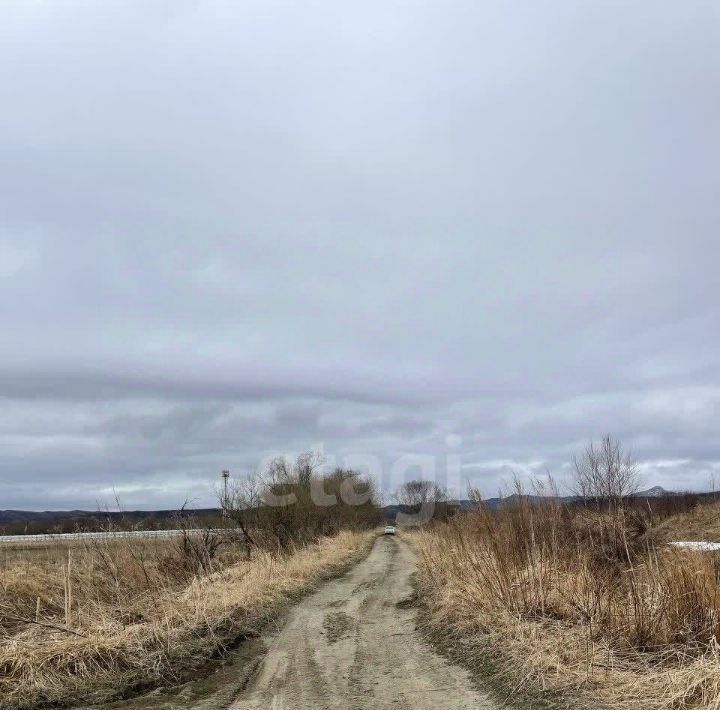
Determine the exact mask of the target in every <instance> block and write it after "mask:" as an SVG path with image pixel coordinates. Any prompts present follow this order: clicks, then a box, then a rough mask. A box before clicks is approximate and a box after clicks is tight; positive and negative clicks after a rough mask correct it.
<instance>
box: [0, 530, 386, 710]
mask: <svg viewBox="0 0 720 710" xmlns="http://www.w3.org/2000/svg"><path fill="white" fill-rule="evenodd" d="M371 540H372V535H371V534H370V533H367V532H340V533H339V534H338V535H336V536H334V537H331V538H321V539H320V540H319V541H318V542H317V543H312V544H309V545H307V546H304V547H302V548H299V549H296V550H294V551H292V552H289V551H288V552H283V553H278V552H269V551H257V550H256V551H254V552H253V555H252V558H251V559H250V560H247V559H244V558H245V556H246V551H245V550H244V548H241V547H239V546H238V547H233V546H232V545H226V546H222V547H221V548H219V551H218V553H217V554H216V555H215V556H213V558H212V561H211V563H210V565H209V569H210V571H206V572H202V571H199V570H198V569H193V565H194V562H193V563H192V564H188V557H189V555H188V554H187V550H182V549H181V547H180V544H179V543H178V542H177V541H168V540H140V541H139V540H132V541H109V542H100V543H98V542H96V543H94V544H90V545H79V546H74V547H72V548H64V549H61V548H48V549H45V550H39V549H34V550H31V551H29V552H28V553H26V554H24V555H18V554H17V553H10V552H8V554H5V553H6V552H7V551H6V550H0V554H3V555H4V557H5V560H4V562H3V564H0V634H2V636H0V707H1V708H30V707H47V706H49V705H51V704H62V703H72V702H74V701H76V700H77V699H78V698H80V697H88V695H89V694H92V695H93V697H94V698H95V699H96V700H97V699H107V698H110V697H117V695H118V694H122V693H124V692H127V691H128V690H129V689H131V688H133V687H134V686H139V685H143V686H147V685H152V684H153V683H159V682H162V683H167V682H172V681H173V680H177V679H178V678H179V677H180V676H182V675H183V674H185V673H186V672H187V671H188V670H189V669H192V668H193V667H197V666H199V665H201V664H202V663H204V662H206V661H207V659H208V658H210V657H211V656H213V655H217V654H218V653H220V652H222V650H223V648H224V647H225V646H226V645H227V644H228V643H231V642H233V641H235V640H237V639H238V638H239V637H243V636H249V635H255V634H257V633H258V631H259V630H260V628H261V627H262V625H263V624H264V623H265V622H266V621H267V620H268V619H270V618H272V617H273V616H274V615H276V614H277V613H278V611H279V609H280V608H282V606H283V604H284V603H286V602H287V601H288V600H289V599H292V598H294V597H296V596H298V595H300V594H301V593H303V592H305V591H307V590H308V589H310V588H312V587H313V586H314V585H315V584H317V582H318V581H319V580H321V579H323V578H325V577H327V576H329V575H331V574H334V573H337V572H339V571H340V570H341V569H343V568H344V567H345V566H347V565H348V564H350V563H351V562H352V561H354V560H356V559H358V558H359V557H360V556H361V555H363V554H365V553H366V552H367V550H368V549H369V544H370V542H371ZM34 621H39V622H40V624H37V623H33V622H34Z"/></svg>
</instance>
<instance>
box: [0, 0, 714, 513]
mask: <svg viewBox="0 0 720 710" xmlns="http://www.w3.org/2000/svg"><path fill="white" fill-rule="evenodd" d="M719 33H720V11H719V10H718V9H717V7H715V6H713V4H711V3H696V4H694V5H692V6H691V7H690V6H681V5H678V4H677V3H673V2H649V1H648V2H639V3H634V4H632V5H628V4H627V3H624V2H607V3H602V4H597V5H595V6H588V7H580V6H578V5H577V3H571V2H568V3H563V2H556V1H553V2H537V3H533V4H532V6H529V5H528V4H527V3H520V2H518V3H514V2H502V3H500V2H496V3H476V2H468V1H467V0H462V1H461V0H451V1H450V2H444V3H438V2H419V3H417V2H413V3H407V2H397V3H387V2H379V1H377V2H376V1H375V0H371V2H366V1H364V2H351V3H342V4H333V3H329V2H312V3H303V4H300V5H298V4H296V3H288V2H272V1H271V2H268V1H267V0H263V2H259V1H258V2H252V1H251V2H246V3H242V4H234V3H221V2H203V3H197V2H191V1H190V0H187V1H181V2H160V3H154V4H153V5H152V7H148V6H147V5H145V4H142V3H137V2H125V1H123V2H104V3H102V4H86V5H83V6H82V7H81V6H72V5H68V4H58V3H50V2H39V3H12V4H6V5H4V6H3V7H2V8H1V9H0V92H2V97H3V111H2V112H0V165H2V168H1V169H0V215H2V220H1V221H0V298H1V299H2V301H1V302H2V304H3V307H2V319H1V321H0V323H1V324H2V338H0V407H1V409H0V508H9V507H23V508H65V507H87V506H90V507H92V506H94V505H95V504H96V501H97V500H108V499H111V498H112V496H113V493H112V492H113V489H114V490H115V491H116V492H117V493H118V494H119V495H120V497H121V499H122V500H123V502H124V504H125V505H127V506H128V507H148V508H150V507H156V506H172V505H176V504H178V503H179V502H182V500H183V499H184V498H185V496H189V497H191V498H192V499H193V500H194V501H195V502H196V503H197V504H209V503H211V502H212V499H213V496H212V492H211V489H212V485H213V482H214V479H215V478H216V476H217V472H218V471H219V469H220V468H225V467H229V468H231V469H233V470H234V471H237V472H238V473H240V472H242V471H245V470H248V469H249V468H252V467H253V466H255V465H257V463H258V461H259V460H260V459H261V458H262V457H263V456H265V455H267V454H268V453H271V452H274V451H297V450H302V449H305V448H307V447H309V446H311V445H318V444H322V445H323V446H324V448H325V450H326V451H327V452H330V453H335V454H338V455H343V454H347V453H351V452H355V453H373V454H375V455H377V456H378V457H380V458H381V459H382V461H383V462H385V463H386V465H387V466H389V465H390V463H391V462H392V461H393V460H396V458H397V457H398V456H399V455H401V454H402V453H407V452H414V453H428V454H433V455H437V456H440V457H441V459H442V457H444V456H445V455H446V454H447V453H448V450H449V448H448V442H447V437H448V436H449V435H454V436H455V437H456V438H455V439H453V442H454V443H455V444H458V441H459V444H458V445H457V446H454V447H450V448H451V449H452V451H453V452H454V453H459V454H460V456H461V459H462V462H463V469H462V470H463V472H464V473H466V474H467V477H468V479H470V480H472V481H473V482H475V483H477V484H478V485H480V487H481V488H482V489H483V490H484V491H485V492H486V493H487V494H493V493H494V492H495V491H496V489H497V487H498V485H499V483H500V481H501V479H503V478H507V477H508V476H510V475H511V474H512V472H513V471H516V472H518V473H520V474H521V475H526V474H530V473H544V472H545V470H546V469H547V470H550V471H552V472H554V473H556V474H557V475H558V477H560V478H562V477H563V476H565V475H566V473H567V469H566V468H564V466H566V464H567V462H568V461H569V460H570V459H571V456H572V453H573V452H574V451H575V450H576V449H577V448H578V447H580V446H581V445H582V443H583V441H585V440H587V439H588V438H589V437H597V436H600V435H601V434H603V433H604V432H606V431H610V432H612V433H614V434H615V435H617V436H619V437H621V438H622V439H623V440H624V441H625V442H626V443H627V444H628V446H630V447H631V448H632V449H633V451H634V452H635V454H636V456H637V457H638V458H639V459H640V460H641V461H642V462H643V463H642V465H643V471H644V474H645V477H646V479H647V482H648V483H649V484H661V485H664V486H666V487H668V488H704V487H707V486H708V484H709V480H710V478H711V476H714V475H715V473H716V472H720V436H718V434H720V431H719V430H718V425H717V414H718V411H719V403H720V335H719V333H720V327H719V326H720V308H718V305H717V300H718V299H717V295H716V292H717V289H718V277H717V265H718V263H719V261H720V259H719V257H720V244H719V243H718V236H717V233H718V225H719V224H720V219H719V215H718V202H717V195H718V194H720V171H718V169H717V166H718V164H720V138H719V137H718V131H717V125H718V124H720V94H719V93H718V87H719V86H720V43H719V42H718V41H717V39H718V34H719ZM457 437H459V440H458V438H457Z"/></svg>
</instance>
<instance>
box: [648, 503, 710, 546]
mask: <svg viewBox="0 0 720 710" xmlns="http://www.w3.org/2000/svg"><path fill="white" fill-rule="evenodd" d="M653 539H654V540H656V541H658V542H671V541H672V540H706V541H707V542H720V503H712V504H708V505H698V506H696V507H694V508H693V509H692V510H690V511H688V512H685V513H679V514H678V515H674V516H672V517H671V518H668V519H667V520H663V521H662V522H661V523H660V524H659V525H658V526H657V528H656V529H655V530H653Z"/></svg>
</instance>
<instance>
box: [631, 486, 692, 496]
mask: <svg viewBox="0 0 720 710" xmlns="http://www.w3.org/2000/svg"><path fill="white" fill-rule="evenodd" d="M679 495H682V493H677V492H676V491H668V490H666V489H665V488H663V487H662V486H653V487H652V488H648V489H647V490H646V491H638V492H637V493H633V494H632V497H633V498H662V497H663V496H679Z"/></svg>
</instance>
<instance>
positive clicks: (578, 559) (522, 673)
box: [414, 496, 720, 710]
mask: <svg viewBox="0 0 720 710" xmlns="http://www.w3.org/2000/svg"><path fill="white" fill-rule="evenodd" d="M718 518H720V506H718V505H717V504H713V505H711V506H701V507H698V508H696V509H695V510H693V511H690V512H685V513H682V514H681V515H680V516H679V517H673V518H668V519H667V520H665V521H662V522H658V521H657V520H656V519H655V517H654V516H653V512H652V510H650V509H648V510H643V507H642V506H625V505H623V504H622V503H620V504H618V505H609V506H607V505H606V506H593V505H588V506H583V505H567V504H563V503H561V502H559V501H557V500H552V499H551V500H548V501H543V500H537V499H531V498H526V497H521V496H520V497H517V498H516V499H515V500H514V502H513V503H512V504H508V505H506V506H505V507H503V508H501V509H500V510H495V511H492V510H488V509H486V508H485V507H483V505H482V504H479V505H478V507H477V509H476V510H474V511H471V512H469V513H467V514H463V515H458V516H456V517H455V518H454V519H453V520H451V521H450V522H449V523H445V524H436V525H435V526H433V527H431V528H428V529H426V530H424V531H422V532H419V533H417V534H416V535H415V536H414V540H415V544H416V546H417V549H418V551H419V557H420V564H419V573H418V578H419V589H420V592H421V596H422V598H423V599H424V600H425V602H426V604H427V606H428V614H429V626H430V629H432V630H434V631H435V632H436V633H437V635H438V638H440V637H442V638H443V639H445V641H446V642H447V640H448V639H450V642H449V643H446V646H447V647H448V648H450V649H453V648H454V649H455V652H456V653H457V654H458V655H460V656H462V657H463V658H464V659H465V661H466V662H473V661H474V662H475V664H476V666H477V668H478V669H481V668H482V669H484V671H485V673H486V674H487V673H489V674H490V675H494V676H495V679H496V680H498V679H499V680H500V681H501V683H502V684H503V685H504V687H505V688H506V689H507V690H508V691H509V692H510V693H511V694H515V695H523V694H524V692H525V691H526V690H531V691H533V694H534V695H535V697H536V698H537V697H538V691H539V695H540V696H543V697H547V698H549V697H553V696H555V694H556V691H562V692H561V694H560V696H561V697H564V698H565V699H567V698H568V697H570V698H573V702H574V704H573V707H597V706H598V704H599V705H600V706H601V707H611V708H627V709H628V710H630V709H631V708H632V709H633V710H635V709H637V710H658V709H662V708H667V709H668V710H669V709H670V708H678V709H679V708H701V707H702V708H720V646H719V645H718V639H720V586H719V581H720V555H718V553H708V552H690V551H684V550H680V549H674V548H670V547H668V546H667V545H665V544H664V540H665V539H667V537H668V535H669V531H672V532H673V533H674V534H677V535H679V536H680V537H681V539H693V538H692V537H689V536H686V535H684V533H685V532H687V531H693V532H694V533H695V534H698V533H700V532H701V531H702V529H703V524H706V523H707V521H710V520H714V521H717V519H718ZM656 525H657V526H656ZM490 668H492V670H491V671H490V670H489V669H490ZM533 706H535V705H533Z"/></svg>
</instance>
